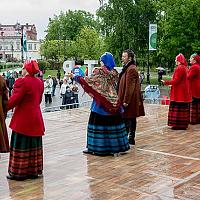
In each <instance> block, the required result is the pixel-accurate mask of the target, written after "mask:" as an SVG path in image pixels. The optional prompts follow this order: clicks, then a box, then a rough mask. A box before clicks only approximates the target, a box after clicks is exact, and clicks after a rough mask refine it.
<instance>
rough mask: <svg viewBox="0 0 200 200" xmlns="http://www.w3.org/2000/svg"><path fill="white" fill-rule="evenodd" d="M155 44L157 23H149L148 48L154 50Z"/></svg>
mask: <svg viewBox="0 0 200 200" xmlns="http://www.w3.org/2000/svg"><path fill="white" fill-rule="evenodd" d="M156 44H157V24H149V50H150V51H154V50H156Z"/></svg>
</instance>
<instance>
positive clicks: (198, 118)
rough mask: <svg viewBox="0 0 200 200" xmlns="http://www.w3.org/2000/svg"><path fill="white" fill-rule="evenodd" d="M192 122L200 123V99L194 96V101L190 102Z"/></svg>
mask: <svg viewBox="0 0 200 200" xmlns="http://www.w3.org/2000/svg"><path fill="white" fill-rule="evenodd" d="M190 123H191V124H200V99H199V98H192V103H191V104H190Z"/></svg>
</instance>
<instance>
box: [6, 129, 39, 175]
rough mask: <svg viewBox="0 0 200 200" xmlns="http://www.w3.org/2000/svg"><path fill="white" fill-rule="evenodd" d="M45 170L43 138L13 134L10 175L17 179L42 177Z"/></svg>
mask: <svg viewBox="0 0 200 200" xmlns="http://www.w3.org/2000/svg"><path fill="white" fill-rule="evenodd" d="M42 170H43V149H42V137H41V136H39V137H32V136H26V135H22V134H19V133H16V132H14V131H13V132H12V136H11V142H10V160H9V167H8V173H9V174H10V175H11V176H15V177H19V178H20V177H24V176H28V175H40V174H42Z"/></svg>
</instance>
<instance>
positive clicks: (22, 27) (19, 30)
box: [16, 23, 24, 63]
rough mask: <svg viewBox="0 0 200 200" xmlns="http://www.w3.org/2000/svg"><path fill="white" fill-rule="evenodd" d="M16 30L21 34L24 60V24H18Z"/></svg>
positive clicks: (22, 59) (22, 57) (22, 58)
mask: <svg viewBox="0 0 200 200" xmlns="http://www.w3.org/2000/svg"><path fill="white" fill-rule="evenodd" d="M16 30H17V31H18V33H19V34H21V38H20V40H21V62H22V63H23V62H24V48H23V43H24V41H23V35H24V25H20V24H19V23H17V24H16Z"/></svg>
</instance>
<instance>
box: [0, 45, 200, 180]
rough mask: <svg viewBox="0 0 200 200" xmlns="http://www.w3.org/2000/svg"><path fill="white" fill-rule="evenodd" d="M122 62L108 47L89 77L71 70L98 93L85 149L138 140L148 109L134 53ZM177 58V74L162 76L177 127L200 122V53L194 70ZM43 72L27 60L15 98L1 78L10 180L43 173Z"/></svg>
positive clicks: (98, 151) (0, 148)
mask: <svg viewBox="0 0 200 200" xmlns="http://www.w3.org/2000/svg"><path fill="white" fill-rule="evenodd" d="M122 62H123V68H122V71H121V73H120V74H118V72H117V70H115V69H114V67H115V66H116V65H115V60H114V57H113V55H112V54H111V53H109V52H105V53H104V54H103V55H102V56H101V57H100V65H101V66H100V67H98V68H95V69H94V70H93V73H92V75H91V76H90V77H83V76H82V75H81V74H80V75H79V74H76V75H75V74H73V73H70V74H69V77H71V78H73V79H74V80H75V81H77V82H78V83H79V84H81V86H82V87H83V89H84V91H85V92H87V93H88V94H89V95H90V96H91V97H92V98H93V102H92V105H91V113H90V117H89V121H88V126H87V148H86V149H85V150H84V151H83V153H86V154H92V155H98V156H109V155H113V154H115V153H120V152H126V151H128V150H129V149H130V145H135V131H136V124H137V120H136V119H137V117H140V116H144V115H145V112H144V106H143V99H142V96H141V88H140V80H139V74H138V71H137V67H136V62H135V54H134V52H133V51H132V50H130V49H127V50H125V51H123V53H122ZM175 62H176V65H177V67H176V68H175V71H174V74H173V76H172V79H171V80H166V81H164V80H162V82H163V83H164V84H165V85H171V94H170V105H169V114H168V125H169V126H171V127H172V129H186V128H187V127H188V124H189V123H190V124H198V123H200V56H199V55H197V54H193V55H192V56H191V57H190V63H191V66H190V68H189V69H188V67H187V62H186V59H185V57H184V56H183V54H179V55H178V56H177V57H176V60H175ZM38 71H39V66H38V64H37V61H35V60H27V61H25V63H24V66H23V69H22V76H23V77H22V78H18V79H17V80H16V81H15V84H14V89H13V93H12V95H11V97H10V98H8V90H7V87H6V83H5V80H4V79H3V78H2V77H0V125H1V126H0V152H1V153H6V152H10V157H9V166H8V176H7V178H8V179H11V180H17V181H23V180H26V179H35V178H38V177H39V176H41V175H42V172H43V144H42V136H43V135H44V132H45V127H44V122H43V117H42V113H41V109H40V103H41V101H42V95H43V92H44V83H43V81H42V80H40V79H39V78H37V77H36V76H35V74H37V73H38ZM10 109H14V113H13V116H12V119H11V122H10V125H9V127H10V128H11V129H12V135H11V140H10V145H9V142H8V134H7V128H6V124H5V118H6V113H7V112H8V110H10Z"/></svg>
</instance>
